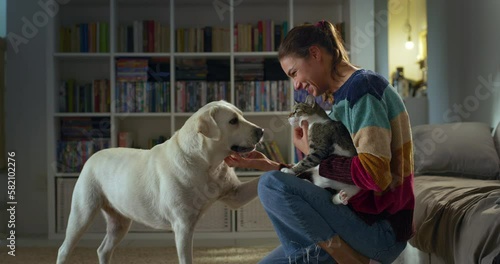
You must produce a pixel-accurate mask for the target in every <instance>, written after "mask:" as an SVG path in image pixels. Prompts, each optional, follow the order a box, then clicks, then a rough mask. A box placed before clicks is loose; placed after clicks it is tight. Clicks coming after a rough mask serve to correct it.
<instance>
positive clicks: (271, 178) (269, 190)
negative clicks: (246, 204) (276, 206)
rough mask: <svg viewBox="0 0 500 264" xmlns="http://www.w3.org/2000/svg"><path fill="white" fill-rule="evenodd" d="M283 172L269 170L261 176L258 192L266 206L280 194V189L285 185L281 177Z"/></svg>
mask: <svg viewBox="0 0 500 264" xmlns="http://www.w3.org/2000/svg"><path fill="white" fill-rule="evenodd" d="M281 174H282V173H281V172H280V171H268V172H266V173H264V174H262V175H261V176H260V179H259V185H258V188H257V192H258V195H259V198H260V201H261V202H262V205H264V207H268V206H266V205H269V203H270V202H271V201H273V200H274V199H273V198H275V197H276V196H277V195H278V190H280V189H281V187H280V186H282V185H283V183H282V181H281V180H280V179H279V178H280V176H281ZM271 203H272V202H271Z"/></svg>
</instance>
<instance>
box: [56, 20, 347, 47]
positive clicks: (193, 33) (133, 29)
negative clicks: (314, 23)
mask: <svg viewBox="0 0 500 264" xmlns="http://www.w3.org/2000/svg"><path fill="white" fill-rule="evenodd" d="M334 26H335V28H336V29H337V31H339V34H340V35H341V37H342V39H343V40H345V23H344V22H341V23H337V24H335V25H334ZM117 30H118V33H117V38H118V39H117V50H118V52H136V53H139V52H163V53H166V52H170V35H171V34H170V26H169V25H163V24H161V23H160V22H159V21H155V20H142V21H139V20H136V21H133V22H132V24H131V25H120V26H118V29H117ZM288 30H289V26H288V21H283V22H281V23H279V22H275V21H274V20H272V19H266V20H259V21H258V22H257V23H256V24H249V23H236V24H235V25H234V40H235V41H234V51H239V52H252V51H276V50H278V47H279V45H280V43H281V42H282V41H283V39H284V37H285V36H286V34H287V32H288ZM174 33H175V51H176V52H229V50H230V47H229V45H230V42H229V36H230V31H229V28H227V27H215V26H206V27H197V28H177V29H176V30H175V32H174ZM109 36H110V34H109V24H108V23H107V22H90V23H80V24H75V25H73V26H70V27H61V28H60V37H59V42H60V51H61V52H109V51H110V47H109Z"/></svg>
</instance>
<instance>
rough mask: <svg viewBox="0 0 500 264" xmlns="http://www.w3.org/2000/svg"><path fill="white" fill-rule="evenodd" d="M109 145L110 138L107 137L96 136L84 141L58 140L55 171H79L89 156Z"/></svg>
mask: <svg viewBox="0 0 500 264" xmlns="http://www.w3.org/2000/svg"><path fill="white" fill-rule="evenodd" d="M110 146H111V139H109V138H96V139H92V140H84V141H58V142H57V171H58V172H64V173H74V172H80V171H81V170H82V168H83V165H84V164H85V162H86V161H87V160H88V159H89V158H90V156H92V155H93V154H94V153H96V152H97V151H99V150H101V149H105V148H109V147H110Z"/></svg>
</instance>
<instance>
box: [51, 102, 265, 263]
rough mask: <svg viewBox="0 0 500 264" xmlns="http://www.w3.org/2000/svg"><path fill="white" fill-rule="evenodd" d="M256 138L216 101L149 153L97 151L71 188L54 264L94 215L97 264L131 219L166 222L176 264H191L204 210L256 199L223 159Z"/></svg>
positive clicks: (251, 185) (253, 185)
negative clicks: (98, 222) (101, 234)
mask: <svg viewBox="0 0 500 264" xmlns="http://www.w3.org/2000/svg"><path fill="white" fill-rule="evenodd" d="M235 120H237V123H236V124H235V122H234V121H235ZM262 135H263V129H262V128H260V127H258V126H256V125H255V124H252V123H250V122H248V121H247V120H245V119H244V118H243V116H242V113H241V111H240V110H239V109H237V108H236V107H235V106H234V105H232V104H230V103H228V102H225V101H217V102H211V103H208V104H207V105H205V106H203V107H202V108H201V109H200V110H198V111H197V112H196V113H194V114H193V115H192V116H191V117H190V118H189V119H188V120H187V121H186V123H185V124H184V125H183V127H182V128H180V130H178V131H177V132H176V133H175V134H174V135H173V136H172V137H171V138H170V139H169V140H167V141H166V142H164V143H163V144H159V145H157V146H155V147H153V148H152V149H150V150H138V149H129V148H111V149H106V150H102V151H99V152H97V153H96V154H94V155H93V156H92V157H91V158H90V159H89V160H88V161H87V162H86V164H85V166H84V168H83V170H82V172H81V174H80V177H79V178H78V181H77V183H76V186H75V190H74V192H73V198H72V199H73V200H72V204H71V213H70V216H69V221H68V226H67V230H66V237H65V240H64V242H63V244H62V245H61V247H60V248H59V252H58V256H57V263H58V264H63V263H68V257H69V255H70V253H71V251H72V250H73V249H74V247H75V245H76V244H77V242H78V240H79V239H80V238H81V236H82V235H83V233H84V232H85V230H86V229H87V227H88V226H89V225H90V223H91V221H92V219H93V218H94V216H95V215H96V214H97V213H98V211H99V210H101V211H102V213H103V214H104V216H105V218H106V222H107V233H106V236H105V238H104V240H103V242H102V244H101V245H100V246H99V248H98V250H97V253H98V256H99V262H100V263H101V264H102V263H109V262H110V259H111V255H112V254H113V250H114V249H115V247H116V246H117V244H118V243H119V242H120V241H121V240H122V238H123V237H124V236H125V235H126V234H127V232H128V230H129V227H130V224H131V222H132V221H137V222H139V223H143V224H146V225H148V226H151V227H153V228H157V229H165V228H167V227H168V226H169V224H171V226H172V228H173V231H174V233H175V243H176V247H177V253H178V257H179V263H181V264H187V263H192V260H193V257H192V244H193V231H194V228H195V225H196V223H197V221H198V219H199V218H200V217H201V216H202V214H203V212H204V211H205V210H206V209H207V208H209V207H210V206H211V205H212V204H213V203H214V202H215V201H216V200H221V201H223V202H225V203H226V204H228V205H229V206H230V207H232V208H238V207H241V206H243V205H245V204H246V203H248V202H250V201H251V200H253V199H254V198H255V197H256V195H257V183H258V178H257V179H255V180H253V181H249V182H245V183H242V182H240V181H239V179H238V177H237V176H236V174H235V173H234V170H233V169H232V168H230V167H228V166H227V164H225V162H224V158H225V157H226V156H228V155H229V154H230V153H231V151H239V152H248V151H250V150H252V149H254V148H255V145H256V144H257V143H258V142H259V141H260V140H261V139H262ZM236 146H238V147H236ZM231 148H233V150H231Z"/></svg>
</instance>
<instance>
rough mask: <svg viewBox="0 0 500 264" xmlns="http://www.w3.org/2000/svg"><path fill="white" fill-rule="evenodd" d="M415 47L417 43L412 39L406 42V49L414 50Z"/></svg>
mask: <svg viewBox="0 0 500 264" xmlns="http://www.w3.org/2000/svg"><path fill="white" fill-rule="evenodd" d="M414 47H415V43H413V41H411V40H408V41H406V43H405V48H406V49H409V50H412V49H413V48H414Z"/></svg>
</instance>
